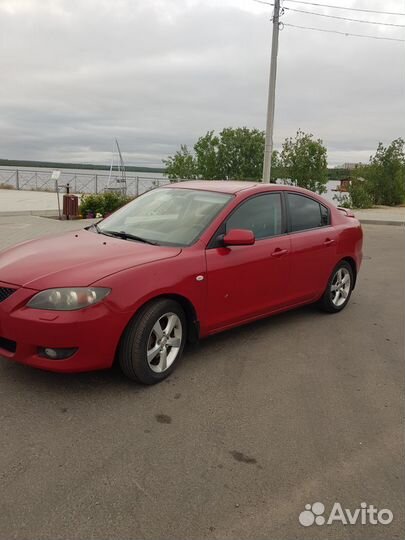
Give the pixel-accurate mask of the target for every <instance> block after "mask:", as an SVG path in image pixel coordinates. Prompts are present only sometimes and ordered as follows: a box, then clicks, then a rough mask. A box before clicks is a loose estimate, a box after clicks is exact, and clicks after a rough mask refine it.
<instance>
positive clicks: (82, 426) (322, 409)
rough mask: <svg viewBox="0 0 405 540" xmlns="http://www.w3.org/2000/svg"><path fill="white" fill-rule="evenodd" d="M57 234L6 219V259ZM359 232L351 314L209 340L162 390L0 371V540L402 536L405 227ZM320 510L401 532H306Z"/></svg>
mask: <svg viewBox="0 0 405 540" xmlns="http://www.w3.org/2000/svg"><path fill="white" fill-rule="evenodd" d="M50 222H51V220H41V219H40V218H27V217H21V218H16V217H15V218H2V219H0V247H4V246H5V245H8V244H10V243H13V242H16V241H19V240H22V239H24V238H26V237H33V236H36V235H38V234H44V233H45V232H49V230H56V229H57V228H61V227H70V228H71V227H74V226H76V225H75V224H61V223H57V222H55V223H51V224H50ZM27 223H28V224H29V226H26V224H27ZM49 228H50V229H49ZM48 229H49V230H48ZM364 229H365V260H364V264H363V268H362V271H361V274H360V276H359V281H358V286H357V288H356V290H355V292H354V293H353V296H352V300H351V303H350V305H349V306H348V307H347V309H346V310H344V311H343V312H342V313H340V314H338V315H325V314H322V313H319V312H318V311H317V310H316V309H315V308H313V307H307V308H303V309H300V310H297V311H294V312H289V313H286V314H283V315H280V316H276V317H273V318H271V319H268V320H265V321H261V322H259V323H255V324H251V325H249V326H246V327H243V328H241V329H237V330H233V331H229V332H226V333H224V334H221V335H219V336H216V337H214V338H210V339H209V340H206V341H204V342H202V343H201V344H200V345H199V346H197V347H195V348H192V349H189V350H188V351H187V354H186V357H185V358H184V360H183V362H182V364H181V366H179V369H178V370H177V371H176V372H175V373H174V374H173V376H172V377H171V378H170V379H169V380H167V381H166V382H164V383H162V384H160V385H158V386H154V387H149V388H144V387H140V386H138V385H136V384H133V383H131V382H128V381H127V380H125V379H124V378H123V377H122V376H121V375H120V374H119V372H117V371H105V372H99V373H93V374H82V375H56V374H51V373H45V372H40V371H36V370H33V369H30V368H26V367H24V366H20V365H15V364H12V363H10V362H7V361H5V360H0V433H1V439H0V479H1V484H0V538H1V540H3V539H4V540H9V539H12V538H17V539H21V540H22V539H35V540H36V539H38V540H39V539H52V540H53V539H66V540H67V539H69V540H71V539H72V540H73V539H81V540H82V539H83V540H87V539H93V538H94V539H100V540H101V539H108V538H111V539H117V540H118V539H119V540H124V539H135V538H137V539H138V538H141V539H165V538H168V539H176V540H177V539H182V538H188V539H196V540H197V539H206V538H209V539H211V538H212V539H227V538H232V539H233V538H234V539H241V538H249V539H255V540H256V539H274V540H276V539H277V540H290V539H294V538H299V539H311V540H313V539H317V538H328V539H344V538H354V539H367V540H371V539H377V538H378V539H394V538H401V539H402V538H404V537H405V525H404V504H405V489H404V466H403V463H404V428H403V411H404V349H403V346H404V300H405V298H404V282H403V277H404V229H403V228H402V227H392V226H391V227H390V226H374V225H370V226H365V227H364ZM317 501H318V502H322V503H323V504H324V505H325V507H326V512H325V515H327V513H328V512H329V511H330V509H331V506H332V504H333V503H334V502H335V501H338V502H340V503H341V504H342V506H343V507H345V508H349V509H350V510H352V511H354V510H355V509H356V508H360V503H361V502H366V503H367V504H373V505H374V506H376V507H378V508H379V509H382V508H388V509H390V510H391V511H392V512H393V515H394V519H393V521H392V523H391V524H390V525H361V524H360V523H358V524H356V525H348V526H344V525H342V524H341V523H334V524H331V525H326V524H325V525H322V526H318V525H312V526H310V527H303V526H302V525H300V524H299V522H298V515H299V513H300V512H302V511H303V510H304V507H305V504H307V503H313V502H317Z"/></svg>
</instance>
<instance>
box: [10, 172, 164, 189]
mask: <svg viewBox="0 0 405 540" xmlns="http://www.w3.org/2000/svg"><path fill="white" fill-rule="evenodd" d="M51 176H52V169H49V170H44V171H36V170H27V169H2V168H0V187H1V185H2V184H3V185H5V186H11V187H12V188H14V189H20V190H35V191H56V185H55V181H54V180H52V178H51ZM120 179H121V177H120V176H119V175H118V174H117V175H115V174H113V175H112V176H111V181H110V185H119V181H120ZM169 182H170V180H169V179H168V178H163V177H149V176H135V175H131V174H128V173H127V175H126V186H127V189H126V192H127V195H132V196H137V195H140V194H141V193H145V191H149V190H151V189H154V188H155V187H159V186H162V185H165V184H168V183H169ZM58 183H59V186H61V185H62V184H69V185H70V190H71V192H72V193H101V192H103V191H104V190H105V189H106V188H107V186H108V183H109V174H107V173H105V174H103V173H95V172H91V173H89V172H83V173H82V172H68V171H61V173H60V177H59V180H58Z"/></svg>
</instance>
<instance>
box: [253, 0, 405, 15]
mask: <svg viewBox="0 0 405 540" xmlns="http://www.w3.org/2000/svg"><path fill="white" fill-rule="evenodd" d="M256 1H258V0H256ZM288 2H294V3H295V4H306V5H309V6H319V7H327V8H333V9H345V10H348V11H361V12H363V13H378V14H380V15H401V16H405V13H395V12H392V11H376V10H374V9H361V8H351V7H345V6H331V5H330V4H318V3H316V2H306V1H304V0H288ZM260 3H261V4H265V3H266V2H260Z"/></svg>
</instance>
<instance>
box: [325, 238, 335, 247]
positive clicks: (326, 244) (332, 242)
mask: <svg viewBox="0 0 405 540" xmlns="http://www.w3.org/2000/svg"><path fill="white" fill-rule="evenodd" d="M334 243H335V240H334V239H333V238H327V239H326V240H325V242H324V243H323V245H324V246H331V245H332V244H334Z"/></svg>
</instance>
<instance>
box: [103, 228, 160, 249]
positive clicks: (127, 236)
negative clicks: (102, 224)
mask: <svg viewBox="0 0 405 540" xmlns="http://www.w3.org/2000/svg"><path fill="white" fill-rule="evenodd" d="M98 230H99V231H100V233H101V234H105V235H106V236H113V237H115V238H122V239H123V240H136V241H137V242H143V243H145V244H151V245H152V246H158V245H159V244H158V243H157V242H153V241H152V240H147V239H146V238H142V236H136V235H135V234H131V233H127V232H125V231H104V230H101V229H98Z"/></svg>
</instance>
